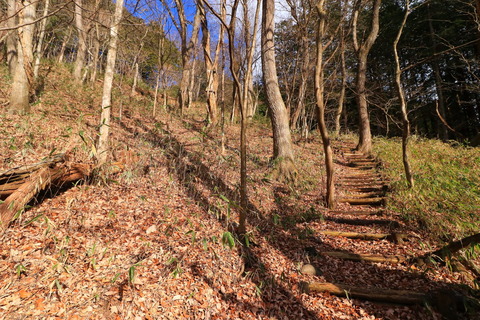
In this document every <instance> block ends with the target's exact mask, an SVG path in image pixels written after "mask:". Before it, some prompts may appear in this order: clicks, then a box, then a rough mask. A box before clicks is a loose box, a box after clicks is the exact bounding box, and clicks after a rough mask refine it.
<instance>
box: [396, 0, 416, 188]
mask: <svg viewBox="0 0 480 320" xmlns="http://www.w3.org/2000/svg"><path fill="white" fill-rule="evenodd" d="M409 14H410V1H409V0H406V2H405V15H404V16H403V21H402V24H401V25H400V29H399V30H398V33H397V37H396V38H395V41H394V42H393V54H394V57H395V87H396V88H397V94H398V98H399V100H400V109H401V111H402V126H403V128H402V129H403V130H402V131H403V132H402V159H403V167H404V168H405V176H406V178H407V182H408V185H409V186H410V188H412V187H413V177H412V171H411V169H410V162H409V160H408V150H407V147H408V139H409V137H410V121H409V120H408V112H407V102H406V100H405V92H404V90H403V87H402V79H401V77H402V70H401V69H400V58H399V56H398V49H397V47H398V42H399V41H400V38H401V37H402V32H403V28H404V27H405V24H406V23H407V19H408V15H409Z"/></svg>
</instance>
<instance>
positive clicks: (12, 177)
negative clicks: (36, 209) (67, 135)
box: [0, 153, 65, 199]
mask: <svg viewBox="0 0 480 320" xmlns="http://www.w3.org/2000/svg"><path fill="white" fill-rule="evenodd" d="M64 157H65V154H63V153H62V154H56V155H54V156H51V157H48V158H46V159H44V160H42V161H40V162H38V163H35V164H32V165H25V166H20V167H16V168H12V169H9V170H7V171H5V172H2V173H0V199H5V198H6V197H8V196H9V195H11V194H12V193H13V192H14V191H15V190H17V189H18V188H19V187H20V186H21V185H22V184H24V183H25V181H26V180H27V179H28V177H30V175H31V174H32V173H34V172H35V171H37V170H39V169H41V168H45V167H47V166H53V165H54V164H56V163H59V162H63V161H64Z"/></svg>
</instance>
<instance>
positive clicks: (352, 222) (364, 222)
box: [325, 217, 400, 228]
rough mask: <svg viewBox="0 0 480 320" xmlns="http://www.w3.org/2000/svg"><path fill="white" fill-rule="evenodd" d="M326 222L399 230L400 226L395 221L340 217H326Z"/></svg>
mask: <svg viewBox="0 0 480 320" xmlns="http://www.w3.org/2000/svg"><path fill="white" fill-rule="evenodd" d="M325 220H326V221H332V222H335V223H341V224H349V225H353V226H372V225H379V226H388V227H391V228H398V227H400V224H399V223H398V222H397V221H395V220H388V219H372V220H370V219H349V218H341V217H340V218H339V217H325Z"/></svg>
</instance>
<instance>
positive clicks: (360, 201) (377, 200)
mask: <svg viewBox="0 0 480 320" xmlns="http://www.w3.org/2000/svg"><path fill="white" fill-rule="evenodd" d="M338 201H339V202H342V203H349V204H351V205H356V204H368V205H382V204H383V203H384V202H385V198H343V199H339V200H338Z"/></svg>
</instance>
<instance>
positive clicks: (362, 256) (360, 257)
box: [320, 251, 409, 263]
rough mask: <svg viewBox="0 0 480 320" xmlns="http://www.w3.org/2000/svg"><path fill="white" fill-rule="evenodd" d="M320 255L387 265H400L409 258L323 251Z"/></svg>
mask: <svg viewBox="0 0 480 320" xmlns="http://www.w3.org/2000/svg"><path fill="white" fill-rule="evenodd" d="M320 254H321V255H324V256H329V257H334V258H339V259H344V260H351V261H367V262H387V263H402V262H405V261H408V260H409V257H405V256H389V255H382V254H361V253H350V252H343V251H325V252H321V253H320Z"/></svg>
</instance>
